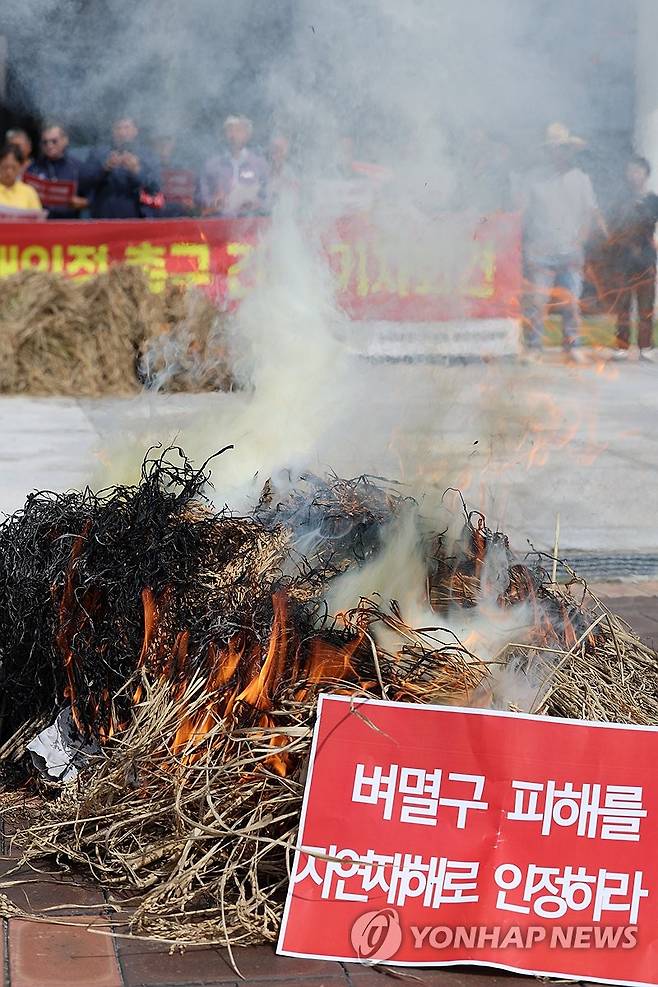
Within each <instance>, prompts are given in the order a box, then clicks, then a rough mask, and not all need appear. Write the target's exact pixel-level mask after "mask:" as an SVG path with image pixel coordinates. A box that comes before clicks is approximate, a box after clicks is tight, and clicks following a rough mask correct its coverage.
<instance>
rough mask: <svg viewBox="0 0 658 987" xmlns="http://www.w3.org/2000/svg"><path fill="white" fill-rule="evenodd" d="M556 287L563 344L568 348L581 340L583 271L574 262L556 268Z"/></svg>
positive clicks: (576, 344)
mask: <svg viewBox="0 0 658 987" xmlns="http://www.w3.org/2000/svg"><path fill="white" fill-rule="evenodd" d="M555 286H556V288H557V289H558V306H557V307H558V308H559V311H560V313H561V315H562V326H563V334H564V339H563V344H562V345H563V346H564V348H565V349H567V350H570V349H572V348H573V347H574V346H578V344H579V343H580V342H581V335H580V326H581V319H580V295H581V293H582V290H583V271H582V268H581V267H578V266H577V265H575V264H565V265H564V266H563V267H560V268H558V270H557V272H556V276H555Z"/></svg>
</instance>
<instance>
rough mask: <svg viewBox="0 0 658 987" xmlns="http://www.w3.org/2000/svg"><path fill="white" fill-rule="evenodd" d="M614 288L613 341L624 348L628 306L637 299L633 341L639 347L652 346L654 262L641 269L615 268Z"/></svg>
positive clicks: (628, 334) (628, 329)
mask: <svg viewBox="0 0 658 987" xmlns="http://www.w3.org/2000/svg"><path fill="white" fill-rule="evenodd" d="M618 279H619V280H618V283H617V288H616V292H615V314H616V316H617V345H618V346H619V348H620V349H623V350H627V349H628V344H629V342H630V337H631V306H632V304H633V298H634V297H635V298H636V300H637V322H638V326H637V342H638V346H639V347H640V349H642V350H644V349H649V347H651V346H653V313H654V307H655V298H656V266H655V265H652V266H651V267H647V268H646V269H645V270H644V271H637V270H635V271H619V273H618Z"/></svg>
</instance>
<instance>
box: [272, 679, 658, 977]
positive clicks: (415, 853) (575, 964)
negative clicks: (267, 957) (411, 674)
mask: <svg viewBox="0 0 658 987" xmlns="http://www.w3.org/2000/svg"><path fill="white" fill-rule="evenodd" d="M657 759H658V730H657V729H653V728H649V727H630V726H629V727H626V726H617V725H613V724H598V723H581V722H577V721H573V720H560V719H553V718H543V717H535V716H525V715H519V714H507V713H498V712H492V711H484V710H469V709H455V708H451V707H439V706H418V705H409V704H404V703H389V702H378V701H375V700H371V701H364V700H362V699H359V700H352V699H350V698H349V697H345V696H322V697H320V701H319V708H318V722H317V726H316V732H315V736H314V741H313V749H312V756H311V764H310V767H309V773H308V779H307V785H306V792H305V798H304V806H303V810H302V818H301V826H300V833H299V839H298V847H299V849H298V851H297V853H296V855H295V860H294V866H293V871H292V878H291V882H290V888H289V892H288V898H287V901H286V907H285V913H284V919H283V925H282V929H281V935H280V939H279V952H281V953H285V954H288V955H296V956H310V957H313V956H315V957H318V958H328V959H340V960H347V961H349V960H352V961H358V960H361V961H366V962H382V963H390V964H393V965H418V966H435V965H442V964H450V965H452V964H461V963H463V964H469V963H470V964H472V963H482V964H485V965H490V966H498V967H502V968H504V969H510V970H518V971H521V972H526V973H537V974H544V975H554V976H558V977H560V976H564V977H576V978H582V979H588V980H598V981H600V982H602V983H614V984H658V967H657V966H656V963H655V960H654V957H655V954H656V950H657V949H658V860H657V859H656V854H655V852H654V847H655V846H656V842H657V840H658V826H657V820H658V785H656V784H655V783H654V781H653V765H654V764H655V763H656V760H657ZM318 930H321V935H319V934H318Z"/></svg>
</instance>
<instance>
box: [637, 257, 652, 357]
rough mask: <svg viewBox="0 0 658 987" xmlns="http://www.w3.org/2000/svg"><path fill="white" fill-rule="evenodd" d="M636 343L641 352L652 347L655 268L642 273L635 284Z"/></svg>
mask: <svg viewBox="0 0 658 987" xmlns="http://www.w3.org/2000/svg"><path fill="white" fill-rule="evenodd" d="M636 292H637V324H638V329H637V342H638V346H639V347H640V349H641V350H650V349H651V348H652V347H653V314H654V308H655V300H656V268H655V267H650V268H648V270H646V271H644V272H643V274H642V277H641V278H640V279H639V280H638V282H637V287H636Z"/></svg>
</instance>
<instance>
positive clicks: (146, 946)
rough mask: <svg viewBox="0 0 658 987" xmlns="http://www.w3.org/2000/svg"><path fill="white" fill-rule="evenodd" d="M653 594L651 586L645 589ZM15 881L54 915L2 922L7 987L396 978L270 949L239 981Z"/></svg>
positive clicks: (461, 978)
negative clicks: (117, 932) (120, 932)
mask: <svg viewBox="0 0 658 987" xmlns="http://www.w3.org/2000/svg"><path fill="white" fill-rule="evenodd" d="M647 588H648V589H649V587H647ZM600 590H601V591H604V592H605V597H606V602H607V603H608V604H609V605H610V606H611V608H612V609H614V610H615V611H616V612H617V613H619V614H620V615H621V616H622V617H624V618H625V619H626V620H628V622H629V623H630V624H631V626H632V627H633V628H634V630H635V631H636V632H637V633H638V634H640V636H641V637H643V638H644V639H645V640H646V641H647V643H649V644H651V645H652V646H653V647H658V595H651V596H649V595H647V596H634V597H629V596H627V595H625V594H624V593H622V592H621V591H619V592H618V593H617V595H615V590H616V587H615V586H610V585H608V586H605V587H601V588H600ZM655 591H656V586H655V585H652V586H651V587H650V592H655ZM601 595H603V593H602V592H601ZM14 864H15V861H12V860H11V859H8V858H7V857H5V858H3V859H2V860H0V874H1V875H3V876H4V875H6V874H7V871H8V870H9V869H10V868H11V867H12V866H13V865H14ZM12 880H14V881H15V882H16V883H15V884H14V885H13V886H12V887H11V888H9V889H4V893H5V894H7V895H8V897H9V898H10V899H11V900H12V901H14V902H15V903H16V904H18V905H20V906H22V907H32V908H38V909H46V908H49V909H53V910H54V911H53V921H52V922H49V923H42V922H38V923H37V922H29V921H26V920H23V919H10V920H9V921H6V920H3V936H2V939H1V940H0V948H1V951H2V970H3V977H4V987H220V985H221V987H238V985H242V984H245V982H246V983H247V984H254V985H261V987H264V985H266V984H271V985H273V987H324V985H326V987H337V985H340V984H342V985H344V987H373V985H377V987H384V985H386V984H389V983H394V982H398V983H399V982H400V981H399V980H397V981H394V980H392V979H391V977H389V976H387V975H386V974H382V973H379V972H377V971H374V970H371V969H368V968H366V967H361V966H358V965H355V964H341V963H329V962H314V961H311V960H298V959H294V958H291V957H280V956H275V954H274V952H273V949H272V948H271V947H267V946H259V947H251V948H247V949H236V950H235V959H236V962H237V964H238V967H239V969H240V972H241V974H242V978H244V979H241V978H240V977H239V976H238V975H237V974H236V972H235V970H234V969H233V968H232V966H231V964H230V962H229V958H228V955H227V952H226V950H222V949H208V948H195V949H190V950H187V951H186V952H185V953H184V954H181V953H178V952H176V953H174V954H172V955H170V954H169V952H168V948H167V946H166V945H164V946H163V945H160V944H157V943H153V942H149V941H141V940H127V939H121V938H116V937H111V936H109V935H107V931H108V930H109V927H110V926H109V913H108V912H107V911H105V910H104V906H105V903H104V899H103V897H102V895H101V894H100V892H99V891H98V890H96V889H95V888H92V887H86V886H83V885H82V884H69V883H66V884H63V883H62V882H61V881H55V880H53V879H52V878H50V877H49V875H48V873H47V872H42V871H40V872H35V871H33V870H30V869H27V868H23V869H21V870H20V871H19V872H18V873H17V874H15V875H12ZM404 981H406V982H407V983H409V984H410V985H412V984H413V985H416V984H418V985H423V987H429V985H432V987H517V985H518V987H521V985H523V984H526V985H527V984H529V983H532V982H533V979H532V978H528V977H520V976H515V975H511V974H510V975H507V974H504V973H500V972H498V973H494V972H491V973H489V972H487V971H486V970H484V969H482V968H477V969H476V968H465V967H462V968H457V969H455V970H439V969H436V970H414V971H406V974H405V978H404ZM404 981H403V982H404Z"/></svg>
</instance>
